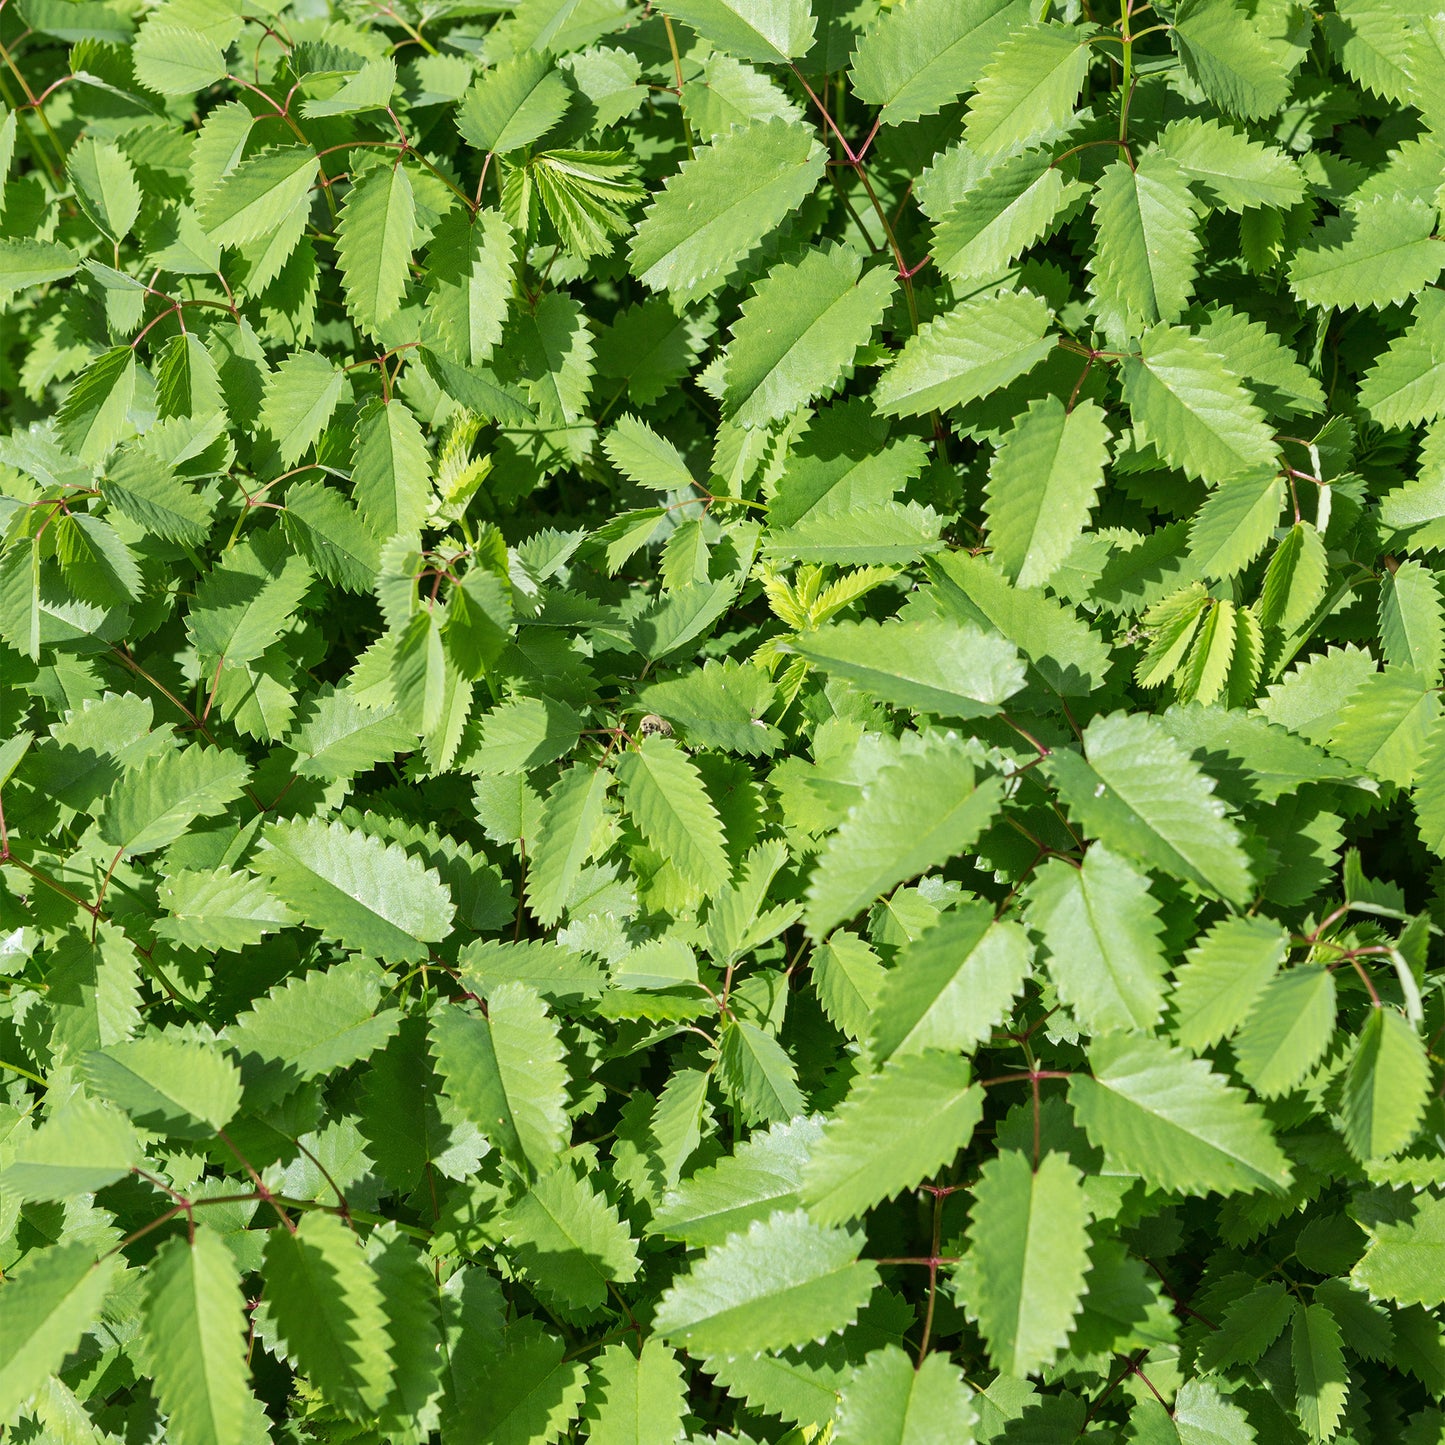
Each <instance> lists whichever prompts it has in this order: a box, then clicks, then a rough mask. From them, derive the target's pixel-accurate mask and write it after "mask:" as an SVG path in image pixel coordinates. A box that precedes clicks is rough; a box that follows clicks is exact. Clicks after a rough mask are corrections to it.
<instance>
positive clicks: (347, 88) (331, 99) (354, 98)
mask: <svg viewBox="0 0 1445 1445" xmlns="http://www.w3.org/2000/svg"><path fill="white" fill-rule="evenodd" d="M395 89H396V62H395V61H394V60H393V59H391V57H390V56H382V57H381V58H380V59H378V60H368V61H367V62H366V64H365V65H363V66H362V67H361V68H360V69H359V70H358V71H357V72H356V73H355V74H354V75H352V76H350V77H349V78H348V79H347V80H346V82H345V84H343V85H342V87H341V89H340V90H338V91H337V92H336V93H335V94H334V95H331V96H328V97H327V99H325V100H308V101H307V102H306V103H305V105H303V106H302V107H301V113H302V115H304V116H305V117H306V118H307V119H308V120H311V119H319V118H320V117H322V116H328V115H356V114H357V113H359V112H360V111H364V110H382V109H384V108H385V107H386V106H387V104H388V103H389V102H390V100H391V97H392V92H393V91H394V90H395Z"/></svg>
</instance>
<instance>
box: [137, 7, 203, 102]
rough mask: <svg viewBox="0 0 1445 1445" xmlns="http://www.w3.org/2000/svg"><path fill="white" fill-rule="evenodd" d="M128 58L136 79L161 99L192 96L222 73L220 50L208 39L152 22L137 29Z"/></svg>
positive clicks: (195, 32) (197, 33) (196, 33)
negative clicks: (163, 96)
mask: <svg viewBox="0 0 1445 1445" xmlns="http://www.w3.org/2000/svg"><path fill="white" fill-rule="evenodd" d="M131 57H132V60H133V62H134V65H135V74H136V79H137V80H139V81H140V83H141V84H142V85H144V86H145V87H146V88H147V89H148V90H154V91H157V92H159V93H160V94H161V95H187V96H189V95H194V94H195V92H196V91H198V90H205V89H206V87H207V86H209V85H212V84H214V83H215V82H216V81H218V80H220V79H221V77H222V76H223V75H225V73H226V58H225V56H224V55H222V54H221V47H220V46H219V45H217V44H216V43H215V41H214V40H212V39H211V38H210V37H209V36H206V35H203V34H201V32H200V31H199V30H191V29H188V28H186V27H183V26H179V25H158V24H156V22H155V21H154V20H152V21H151V22H149V23H148V24H146V25H143V26H142V27H141V32H140V34H139V35H138V36H137V37H136V43H135V49H134V50H133V51H132V52H131Z"/></svg>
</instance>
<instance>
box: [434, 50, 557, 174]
mask: <svg viewBox="0 0 1445 1445" xmlns="http://www.w3.org/2000/svg"><path fill="white" fill-rule="evenodd" d="M571 99H572V97H571V92H570V91H569V90H568V88H567V82H566V81H565V80H564V79H563V78H562V75H561V73H560V72H559V71H558V70H557V68H556V67H555V66H554V65H553V63H552V58H551V56H549V55H548V54H546V52H545V51H541V50H537V51H526V52H524V53H522V54H520V55H517V56H514V57H513V58H512V59H510V60H508V61H506V62H505V63H504V64H502V65H498V66H495V67H494V68H493V69H491V70H488V71H486V72H485V73H484V74H483V75H481V76H479V77H478V78H477V80H476V81H474V82H473V84H472V86H471V88H470V89H469V90H468V91H467V93H466V94H465V95H464V96H463V97H462V103H461V108H460V109H459V110H458V112H457V118H456V121H457V129H458V130H459V131H460V132H461V133H462V139H463V140H465V141H467V142H468V144H470V145H474V146H476V148H477V149H478V150H483V151H499V152H501V153H502V154H503V155H508V154H511V153H512V152H513V151H519V150H521V149H523V147H525V146H529V145H531V144H532V143H533V142H534V141H537V140H540V139H541V138H542V137H543V136H544V135H546V133H547V132H548V131H549V130H551V129H552V127H553V126H554V125H556V124H557V122H558V121H559V120H561V119H562V117H563V116H564V115H565V114H566V112H567V107H568V105H570V104H571Z"/></svg>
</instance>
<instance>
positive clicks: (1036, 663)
mask: <svg viewBox="0 0 1445 1445" xmlns="http://www.w3.org/2000/svg"><path fill="white" fill-rule="evenodd" d="M925 567H926V570H927V572H928V575H929V577H930V578H931V579H932V582H933V590H934V594H935V598H936V604H937V606H938V609H939V610H940V611H941V612H943V613H946V614H949V615H952V616H955V617H959V618H961V619H963V620H965V621H970V622H976V623H978V624H979V625H981V626H986V627H991V628H994V629H995V630H997V631H998V632H1001V633H1002V634H1003V635H1004V636H1005V637H1007V638H1008V639H1009V641H1010V642H1012V643H1013V644H1014V645H1015V646H1016V647H1017V648H1018V649H1019V651H1020V652H1022V653H1023V654H1024V656H1025V657H1027V658H1028V660H1029V662H1030V663H1031V664H1032V666H1033V668H1034V670H1035V672H1036V673H1037V675H1038V676H1039V677H1040V678H1041V679H1042V680H1043V682H1044V683H1045V685H1046V686H1048V687H1050V688H1052V689H1053V690H1054V691H1055V692H1057V693H1058V694H1059V696H1061V697H1082V696H1086V695H1087V694H1088V693H1090V692H1092V691H1093V690H1094V689H1095V688H1097V687H1099V686H1101V685H1102V682H1103V679H1104V675H1105V673H1106V672H1107V671H1108V668H1109V652H1108V648H1107V647H1105V645H1104V643H1103V641H1102V639H1101V638H1100V637H1099V635H1098V634H1097V633H1095V632H1093V631H1091V630H1090V628H1089V626H1088V624H1087V623H1085V622H1084V621H1082V620H1081V619H1080V618H1079V616H1078V614H1077V613H1076V612H1075V611H1074V610H1073V608H1071V607H1066V606H1064V605H1062V604H1061V603H1059V602H1057V601H1055V600H1054V599H1053V598H1052V597H1049V596H1046V595H1045V594H1044V593H1042V592H1040V591H1024V590H1020V589H1018V588H1015V587H1010V586H1009V584H1008V581H1007V579H1006V578H1005V577H1004V575H1003V573H1002V572H1001V571H999V569H998V568H997V567H995V566H993V565H992V564H991V563H990V562H989V560H988V559H987V558H984V557H970V556H969V555H968V554H967V553H965V552H949V553H947V554H945V555H940V556H937V557H934V558H930V559H929V560H928V561H927V562H926V563H925Z"/></svg>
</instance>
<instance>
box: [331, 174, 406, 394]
mask: <svg viewBox="0 0 1445 1445" xmlns="http://www.w3.org/2000/svg"><path fill="white" fill-rule="evenodd" d="M336 238H337V239H336V256H337V260H338V261H339V262H340V265H341V280H342V285H343V287H344V288H345V291H346V305H347V309H348V310H349V311H350V312H351V315H352V317H353V318H354V319H355V321H356V323H357V325H358V326H360V327H361V329H362V330H363V331H365V332H366V333H367V334H368V335H369V336H373V337H376V338H377V339H378V340H381V339H382V336H383V332H384V328H385V323H386V322H387V321H389V320H390V319H391V318H392V317H393V316H394V315H395V314H396V312H397V308H398V307H399V306H400V305H401V299H402V296H403V295H404V294H405V293H406V283H407V279H408V276H409V274H410V272H409V269H408V268H409V265H410V262H411V253H412V247H413V246H414V245H415V244H416V202H415V199H414V197H413V195H412V186H411V177H410V174H409V173H408V171H407V168H406V167H405V166H404V165H387V164H385V163H384V162H383V163H382V164H381V165H378V166H373V167H372V168H371V169H370V170H369V171H367V172H366V173H365V174H364V175H362V176H361V177H360V178H359V179H358V180H357V181H356V182H355V183H354V184H353V185H352V187H351V189H350V191H348V192H347V194H346V203H345V204H344V205H343V206H342V208H341V219H340V221H339V223H338V224H337V228H336ZM388 410H389V408H388Z"/></svg>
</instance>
